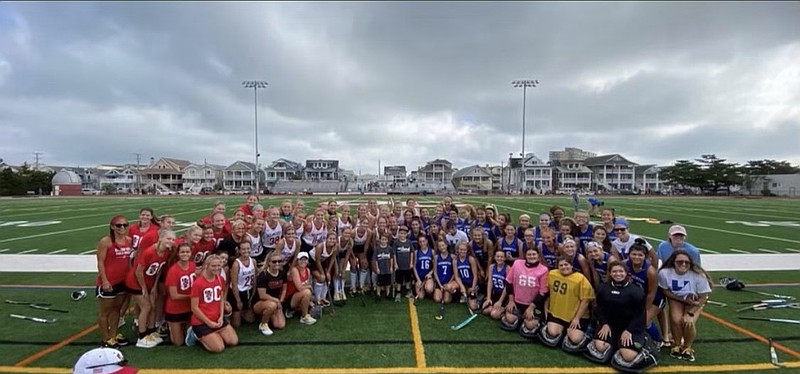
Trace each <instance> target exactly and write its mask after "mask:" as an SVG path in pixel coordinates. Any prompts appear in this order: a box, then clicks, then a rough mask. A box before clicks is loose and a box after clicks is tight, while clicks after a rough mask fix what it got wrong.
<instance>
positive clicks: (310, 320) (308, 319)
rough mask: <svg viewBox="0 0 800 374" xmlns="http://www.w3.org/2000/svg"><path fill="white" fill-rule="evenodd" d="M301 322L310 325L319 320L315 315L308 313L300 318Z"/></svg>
mask: <svg viewBox="0 0 800 374" xmlns="http://www.w3.org/2000/svg"><path fill="white" fill-rule="evenodd" d="M300 323H302V324H304V325H309V326H310V325H313V324H315V323H317V320H316V319H314V317H311V315H310V314H306V315H305V316H303V317H302V318H300Z"/></svg>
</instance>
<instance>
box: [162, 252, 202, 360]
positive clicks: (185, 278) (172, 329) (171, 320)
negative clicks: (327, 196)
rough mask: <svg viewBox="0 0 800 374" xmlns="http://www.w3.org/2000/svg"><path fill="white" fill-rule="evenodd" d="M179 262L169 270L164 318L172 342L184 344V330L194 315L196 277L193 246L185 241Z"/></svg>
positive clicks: (179, 253) (178, 258)
mask: <svg viewBox="0 0 800 374" xmlns="http://www.w3.org/2000/svg"><path fill="white" fill-rule="evenodd" d="M175 257H177V262H175V261H173V262H174V263H173V264H172V266H170V268H169V270H167V279H166V281H165V285H166V287H167V292H168V294H167V299H166V302H165V303H164V319H166V321H167V324H168V325H169V338H170V341H172V344H174V345H176V346H180V345H182V344H183V340H184V338H185V337H184V336H183V332H184V331H186V328H187V327H189V326H188V325H189V318H190V317H191V316H192V306H191V302H190V299H191V294H192V283H193V282H194V278H195V269H196V266H195V264H194V262H192V261H191V257H192V246H191V244H189V243H183V244H181V245H179V246H178V250H177V253H176V255H175Z"/></svg>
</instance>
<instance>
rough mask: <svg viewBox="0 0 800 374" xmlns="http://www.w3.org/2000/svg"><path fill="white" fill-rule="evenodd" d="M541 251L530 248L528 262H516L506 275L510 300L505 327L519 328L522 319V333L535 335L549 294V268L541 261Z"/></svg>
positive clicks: (527, 250) (526, 251) (526, 252)
mask: <svg viewBox="0 0 800 374" xmlns="http://www.w3.org/2000/svg"><path fill="white" fill-rule="evenodd" d="M539 258H540V256H539V251H538V250H537V249H536V248H527V249H526V250H525V258H524V259H517V260H516V261H514V264H513V265H512V266H511V268H510V269H509V270H508V274H506V290H507V291H508V294H509V300H511V301H513V302H510V303H508V306H507V307H506V313H505V316H504V317H503V320H504V321H503V323H504V324H506V325H517V321H518V320H519V318H520V317H521V318H522V319H523V323H522V327H521V328H520V332H521V333H522V334H523V335H532V334H533V333H535V332H536V329H538V328H539V323H540V321H541V320H542V319H543V318H544V301H545V295H546V294H547V292H548V291H547V290H548V289H547V272H548V269H547V266H545V265H543V264H542V263H541V262H540V261H539Z"/></svg>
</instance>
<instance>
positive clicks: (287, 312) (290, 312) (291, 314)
mask: <svg viewBox="0 0 800 374" xmlns="http://www.w3.org/2000/svg"><path fill="white" fill-rule="evenodd" d="M283 316H284V317H286V319H292V317H294V311H293V310H291V309H284V310H283Z"/></svg>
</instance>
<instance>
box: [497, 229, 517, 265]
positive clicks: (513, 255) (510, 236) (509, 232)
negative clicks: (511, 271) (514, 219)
mask: <svg viewBox="0 0 800 374" xmlns="http://www.w3.org/2000/svg"><path fill="white" fill-rule="evenodd" d="M503 233H505V235H503V237H501V238H500V239H497V250H498V251H503V252H505V253H506V264H507V265H511V264H513V263H514V260H516V259H517V258H519V254H520V253H521V252H522V240H520V239H519V238H517V236H516V229H515V228H514V225H512V224H510V223H506V226H505V227H504V228H503Z"/></svg>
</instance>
